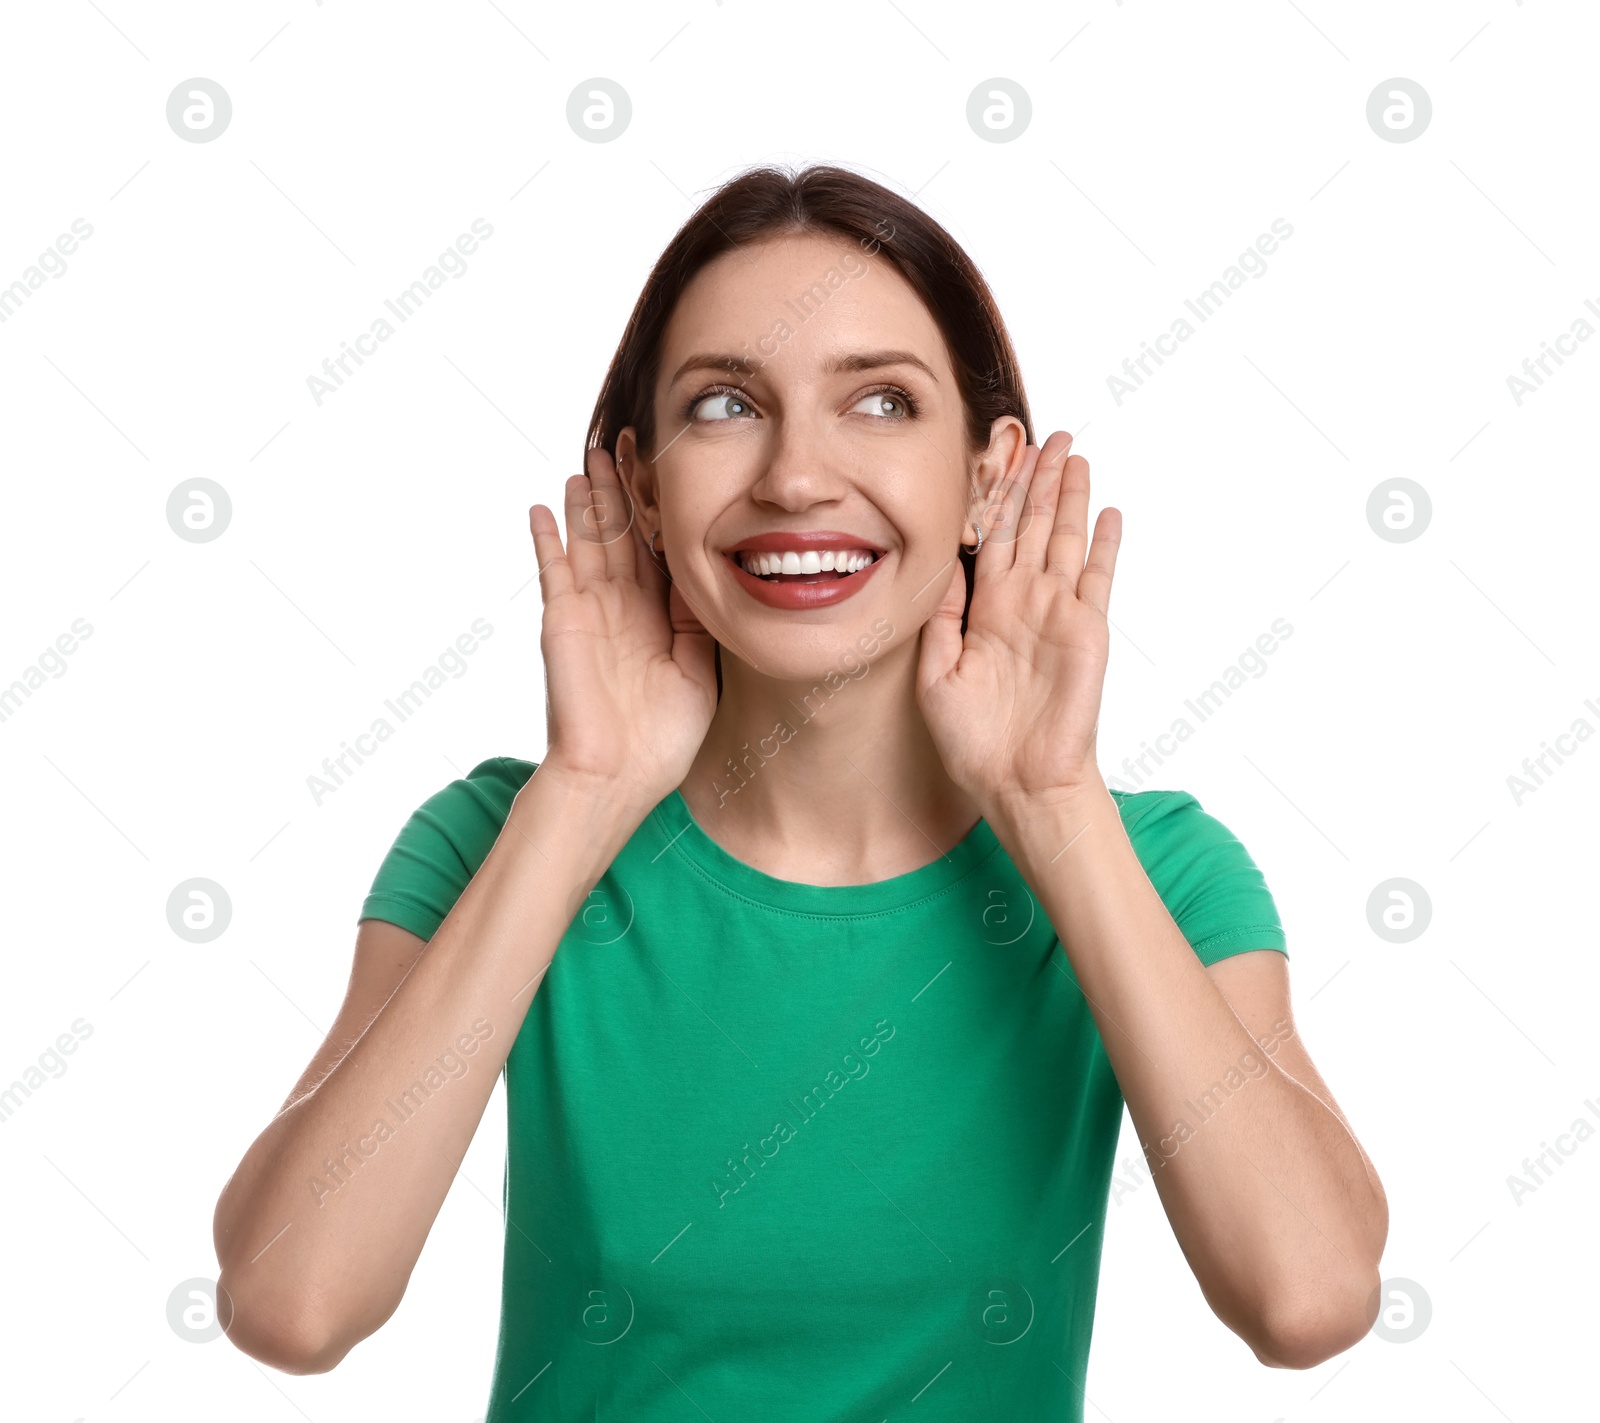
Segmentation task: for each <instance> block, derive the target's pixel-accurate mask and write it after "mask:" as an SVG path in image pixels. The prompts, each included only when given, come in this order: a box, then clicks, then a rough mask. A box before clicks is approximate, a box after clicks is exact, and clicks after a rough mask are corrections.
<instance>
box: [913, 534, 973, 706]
mask: <svg viewBox="0 0 1600 1423" xmlns="http://www.w3.org/2000/svg"><path fill="white" fill-rule="evenodd" d="M955 562H956V576H955V577H954V578H952V579H951V580H950V586H949V587H948V588H946V589H945V592H944V597H943V598H942V599H940V601H939V606H938V607H937V608H935V609H934V611H933V616H932V617H931V618H929V619H928V621H927V622H926V623H924V624H923V627H922V653H921V656H920V658H919V659H918V662H917V692H918V694H919V695H920V694H922V693H924V692H926V691H927V690H928V688H930V687H931V686H933V685H934V683H936V682H939V681H942V680H943V679H944V678H945V677H946V676H948V675H949V673H950V671H951V669H952V668H953V667H954V666H955V665H956V663H957V662H959V661H960V660H961V614H962V612H963V611H964V610H965V608H966V606H967V570H966V566H965V565H964V564H963V563H962V562H961V560H960V559H959V558H958V559H956V561H955Z"/></svg>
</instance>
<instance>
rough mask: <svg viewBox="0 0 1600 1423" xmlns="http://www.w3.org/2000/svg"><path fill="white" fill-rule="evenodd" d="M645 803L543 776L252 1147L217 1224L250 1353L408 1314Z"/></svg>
mask: <svg viewBox="0 0 1600 1423" xmlns="http://www.w3.org/2000/svg"><path fill="white" fill-rule="evenodd" d="M643 814H644V812H643V811H642V810H636V809H633V808H630V807H627V806H622V805H618V804H616V803H608V802H607V800H606V799H605V798H604V797H602V796H599V795H596V794H594V793H593V792H590V791H584V790H578V789H574V788H572V787H571V786H570V785H569V783H567V782H565V781H563V780H562V779H561V778H560V777H559V776H557V775H554V774H552V775H548V776H547V775H546V774H545V773H544V770H543V768H541V769H540V770H539V771H538V772H536V773H535V774H534V776H533V777H532V778H531V779H530V780H529V781H528V783H527V784H526V785H525V786H524V787H523V789H522V790H521V791H520V792H519V793H518V795H517V797H516V799H515V801H514V802H513V804H512V808H511V812H510V814H509V816H508V817H507V820H506V824H505V826H504V827H503V828H502V830H501V833H500V835H499V837H498V838H497V840H496V841H495V844H494V846H493V847H492V849H491V850H490V852H489V854H488V856H487V857H486V858H485V860H484V862H483V864H482V866H481V867H480V868H479V870H478V872H477V874H476V875H474V877H473V878H472V880H471V882H470V883H469V884H468V886H467V887H466V889H465V890H464V891H463V892H462V894H461V896H460V898H459V899H458V900H457V902H456V904H455V906H454V907H453V908H452V910H451V911H450V913H449V914H448V916H447V917H446V918H445V920H444V922H443V923H442V924H441V925H440V926H439V929H438V931H437V932H436V933H435V934H434V936H433V938H432V939H431V940H430V941H429V943H428V946H427V948H426V949H425V950H424V951H423V952H422V954H421V956H420V957H419V958H418V960H417V962H416V964H415V965H414V967H413V968H412V970H411V972H410V973H409V974H408V975H407V976H406V977H405V978H404V979H403V980H402V981H401V983H400V985H399V987H398V988H396V989H395V991H394V993H393V994H392V995H391V996H390V998H389V1000H388V1002H387V1003H386V1004H385V1005H384V1007H383V1008H382V1010H381V1011H380V1012H379V1013H378V1015H377V1017H376V1018H374V1019H373V1021H372V1023H371V1024H370V1025H369V1026H368V1027H367V1029H366V1031H365V1032H364V1033H363V1034H362V1036H361V1037H360V1039H359V1040H358V1041H357V1042H356V1043H355V1045H354V1046H353V1047H351V1049H350V1050H349V1051H348V1052H347V1053H346V1054H345V1055H344V1057H343V1058H342V1059H341V1060H340V1061H339V1063H338V1064H337V1066H335V1067H334V1068H333V1070H332V1071H331V1072H330V1073H329V1074H328V1075H327V1076H326V1077H325V1078H324V1079H323V1080H322V1081H321V1082H320V1083H319V1084H318V1085H317V1086H316V1088H315V1089H314V1090H313V1091H311V1092H309V1093H308V1094H307V1095H305V1096H304V1097H301V1098H300V1099H299V1100H297V1101H296V1102H294V1104H293V1105H292V1106H290V1107H288V1108H286V1109H285V1110H284V1111H282V1112H281V1113H280V1114H279V1115H278V1116H277V1117H276V1118H275V1119H274V1120H273V1121H272V1123H271V1124H270V1125H269V1126H268V1127H267V1128H266V1130H265V1131H263V1132H262V1133H261V1135H260V1136H259V1137H258V1138H257V1139H256V1141H255V1143H254V1144H253V1145H252V1146H251V1147H250V1149H249V1151H248V1152H247V1153H246V1154H245V1157H244V1159H243V1161H242V1162H241V1164H240V1166H239V1168H238V1170H237V1171H236V1172H235V1173H234V1175H233V1177H232V1179H231V1180H230V1181H229V1182H228V1185H227V1187H226V1189H225V1190H224V1191H223V1193H222V1196H221V1199H220V1200H219V1202H218V1205H217V1210H216V1216H215V1220H214V1238H215V1243H216V1249H217V1259H218V1261H219V1263H220V1264H221V1266H222V1273H221V1276H220V1278H219V1281H218V1284H219V1289H220V1290H223V1291H226V1293H227V1296H228V1298H229V1299H230V1300H231V1301H232V1303H233V1306H234V1309H235V1319H234V1322H233V1324H232V1326H231V1327H230V1328H229V1333H230V1336H231V1337H233V1338H234V1339H235V1341H236V1342H237V1343H238V1344H239V1345H240V1347H241V1348H244V1349H245V1350H246V1352H250V1353H255V1354H257V1356H258V1357H267V1358H268V1361H269V1362H273V1363H276V1364H277V1365H278V1366H279V1367H289V1368H294V1369H295V1370H296V1371H312V1370H318V1371H320V1370H322V1369H326V1368H331V1367H332V1366H333V1365H334V1364H335V1363H337V1361H338V1359H339V1358H342V1357H343V1355H344V1354H345V1353H346V1352H347V1351H348V1350H349V1349H350V1348H351V1347H352V1346H353V1345H354V1344H356V1343H357V1342H358V1341H359V1340H361V1339H363V1338H365V1337H366V1336H367V1335H369V1334H371V1333H372V1332H373V1331H374V1330H376V1329H377V1328H378V1327H379V1326H380V1325H381V1324H382V1323H383V1322H384V1320H386V1319H387V1318H388V1317H389V1315H390V1314H392V1313H393V1311H394V1309H395V1307H396V1306H397V1305H398V1304H399V1301H400V1299H401V1297H402V1295H403V1294H404V1291H405V1286H406V1282H407V1280H408V1279H409V1278H410V1274H411V1271H412V1269H413V1267H414V1266H415V1264H416V1261H417V1258H418V1257H419V1255H420V1254H421V1251H422V1245H423V1242H424V1241H425V1240H426V1238H427V1235H428V1232H429V1230H430V1229H431V1228H432V1225H433V1221H434V1218H435V1217H436V1216H437V1214H438V1211H439V1207H440V1206H441V1204H442V1203H443V1201H444V1198H445V1195H446V1194H447V1192H448V1191H449V1189H450V1185H451V1182H452V1181H453V1180H454V1178H455V1175H456V1171H457V1169H458V1168H459V1166H460V1164H461V1160H462V1158H463V1157H464V1156H465V1154H466V1150H467V1147H468V1145H469V1144H470V1142H471V1140H472V1136H473V1133H474V1132H475V1131H476V1129H477V1126H478V1122H479V1121H480V1119H481V1118H482V1115H483V1110H484V1107H485V1106H486V1105H487V1102H488V1099H489V1097H490V1094H491V1093H492V1091H493V1089H494V1084H495V1081H496V1079H497V1077H498V1076H499V1073H500V1070H501V1068H502V1067H503V1066H504V1064H505V1061H506V1058H507V1056H508V1055H509V1053H510V1051H511V1046H512V1044H513V1043H514V1042H515V1040H516V1037H517V1033H518V1031H519V1030H520V1028H521V1026H522V1023H523V1020H524V1018H525V1017H526V1014H527V1011H528V1007H529V1005H530V1004H531V1003H532V1001H533V995H534V994H535V993H536V992H537V990H538V988H539V985H540V984H541V983H542V982H543V978H544V974H545V972H546V970H547V969H548V967H549V965H550V962H551V960H552V958H553V956H554V954H555V951H556V947H557V945H558V944H559V942H560V940H561V936H562V934H563V933H564V932H565V931H566V929H567V927H568V924H569V923H570V921H571V916H572V914H573V912H574V909H575V906H576V904H577V903H578V902H579V901H580V900H581V897H582V895H583V894H584V893H586V892H587V890H588V889H590V888H592V886H593V885H594V883H595V882H596V881H597V880H598V879H599V878H600V876H601V875H602V874H603V873H604V872H605V870H606V868H607V866H608V865H609V864H610V863H611V861H612V860H613V859H614V858H615V857H616V855H617V853H618V852H619V851H620V850H621V849H622V847H623V845H625V844H626V842H627V839H628V837H629V836H630V835H631V834H632V832H633V830H634V828H635V827H636V826H637V824H638V822H639V820H640V819H642V816H643ZM452 1054H453V1056H452ZM441 1057H443V1058H444V1059H445V1062H444V1064H443V1065H441V1063H440V1059H441ZM258 1351H259V1352H258ZM274 1356H276V1357H274Z"/></svg>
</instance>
